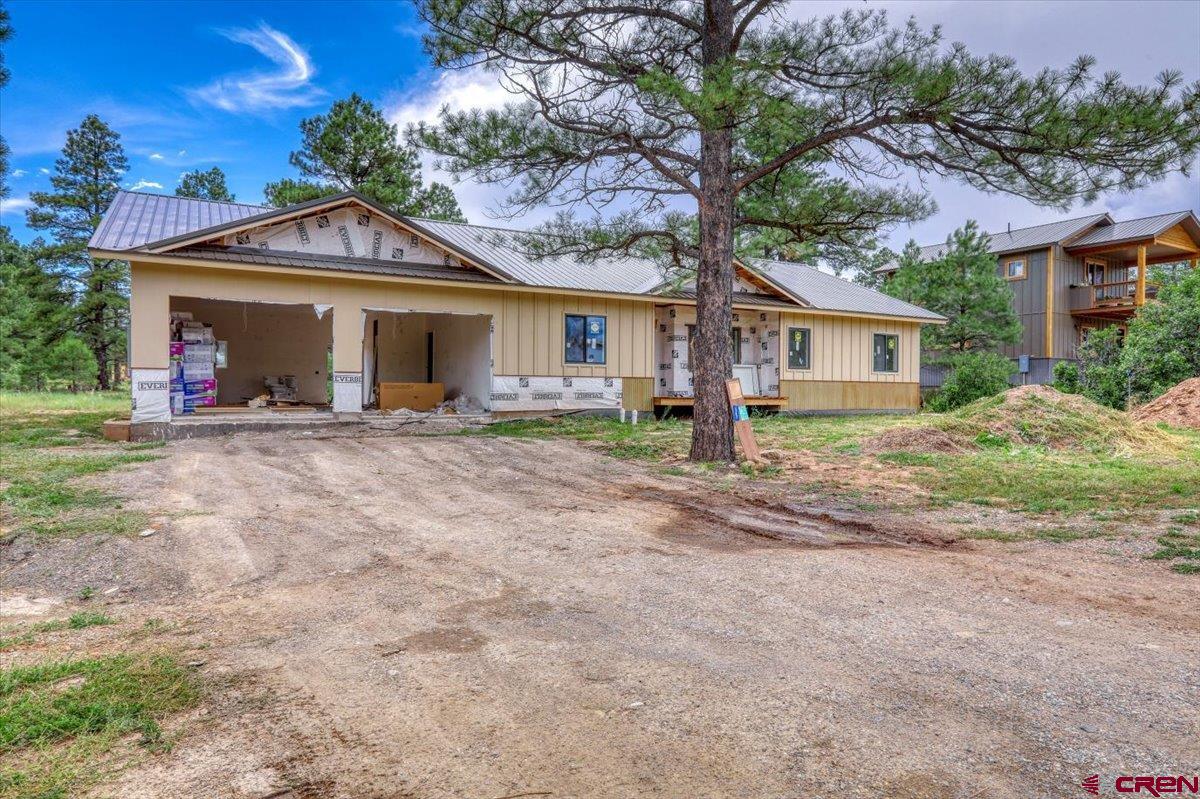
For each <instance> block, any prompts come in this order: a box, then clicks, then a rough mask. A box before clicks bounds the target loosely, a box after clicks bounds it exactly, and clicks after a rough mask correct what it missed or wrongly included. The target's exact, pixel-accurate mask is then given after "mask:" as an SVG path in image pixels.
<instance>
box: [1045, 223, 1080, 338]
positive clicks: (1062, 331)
mask: <svg viewBox="0 0 1200 799" xmlns="http://www.w3.org/2000/svg"><path fill="white" fill-rule="evenodd" d="M1082 282H1083V260H1082V259H1080V258H1079V257H1077V256H1074V255H1069V254H1068V253H1067V252H1066V251H1064V250H1063V248H1062V247H1061V246H1059V245H1057V244H1055V245H1054V357H1055V358H1074V357H1075V344H1076V341H1077V339H1078V335H1077V334H1076V332H1075V319H1074V317H1072V316H1071V286H1077V285H1079V284H1081V283H1082ZM1041 354H1045V353H1041Z"/></svg>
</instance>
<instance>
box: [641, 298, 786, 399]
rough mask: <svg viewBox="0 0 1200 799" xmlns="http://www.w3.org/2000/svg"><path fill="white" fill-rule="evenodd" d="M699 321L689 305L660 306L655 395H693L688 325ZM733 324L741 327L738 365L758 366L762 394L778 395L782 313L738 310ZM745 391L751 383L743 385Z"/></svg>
mask: <svg viewBox="0 0 1200 799" xmlns="http://www.w3.org/2000/svg"><path fill="white" fill-rule="evenodd" d="M694 324H696V309H695V308H694V307H692V306H688V305H670V306H662V307H659V308H658V311H657V316H656V318H655V336H656V340H655V351H656V352H657V354H658V361H657V363H656V372H655V390H654V393H655V396H659V397H690V396H692V370H691V363H690V358H689V352H688V344H689V342H688V326H689V325H694ZM733 326H734V327H735V328H740V330H741V354H742V357H741V360H740V361H739V363H738V364H736V365H741V366H752V367H755V368H756V369H757V375H758V391H759V393H760V394H761V395H764V396H769V397H775V396H779V358H780V355H779V344H780V338H779V314H778V313H774V312H769V311H736V312H734V314H733ZM743 388H744V389H745V390H746V391H749V390H750V386H744V387H743Z"/></svg>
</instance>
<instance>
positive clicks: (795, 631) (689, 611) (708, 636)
mask: <svg viewBox="0 0 1200 799" xmlns="http://www.w3.org/2000/svg"><path fill="white" fill-rule="evenodd" d="M164 453H165V454H166V455H167V457H166V458H164V459H163V460H160V461H157V462H153V463H148V464H143V465H140V466H138V467H136V469H135V470H132V471H128V472H122V473H112V474H109V475H107V476H105V478H104V479H105V480H106V481H107V484H108V485H116V487H117V489H118V490H120V491H122V492H124V493H125V494H127V495H128V496H130V497H132V498H133V501H134V502H133V504H134V505H135V506H137V507H143V508H146V509H150V510H153V511H155V512H169V513H170V514H173V515H172V516H171V517H170V520H169V521H168V522H167V523H166V524H165V526H164V527H163V529H162V530H161V531H160V532H159V533H158V534H156V535H154V536H151V537H149V538H144V539H136V540H124V539H119V540H111V541H109V542H107V543H105V544H103V545H101V546H96V545H95V544H94V543H90V544H89V543H86V542H85V541H84V540H81V541H80V542H74V543H64V544H59V545H54V546H51V547H48V548H46V549H44V550H40V551H39V552H37V553H36V554H32V555H31V554H30V553H25V554H26V555H29V556H28V557H25V559H24V560H22V561H21V562H20V563H17V564H15V565H10V567H9V569H8V570H7V573H6V575H5V582H6V583H7V585H6V586H5V590H6V592H10V593H21V594H24V595H27V596H29V597H37V596H44V595H47V594H50V593H54V592H58V593H59V594H60V595H69V592H71V591H74V590H77V587H78V586H77V585H76V583H80V582H84V581H89V580H90V581H92V582H91V584H92V585H96V586H97V587H98V588H106V587H107V586H109V585H112V586H119V590H118V591H116V592H113V593H111V594H108V595H106V596H108V597H110V601H112V602H116V603H124V604H123V606H121V607H118V608H117V612H118V613H120V614H121V615H122V616H123V617H125V618H134V619H141V618H152V617H155V618H161V619H163V620H165V621H164V623H166V624H168V625H174V626H172V627H170V629H171V630H172V631H173V632H172V633H171V636H170V637H171V638H172V643H173V644H177V645H179V646H182V647H184V649H185V650H186V651H187V652H189V657H194V658H195V659H197V660H202V661H203V662H204V665H203V666H202V668H201V671H202V673H204V674H205V675H207V677H208V679H209V680H210V683H211V690H210V698H209V700H208V701H207V702H206V704H205V706H204V707H203V708H202V709H200V710H199V711H196V712H195V713H194V714H192V715H191V716H190V717H188V718H186V719H183V720H181V722H180V724H181V728H182V729H183V730H185V732H184V734H183V736H182V738H181V740H180V741H179V743H178V745H177V746H176V747H175V749H174V751H173V752H172V753H171V754H169V755H166V756H160V757H156V758H153V759H151V760H149V761H148V763H146V764H143V765H141V766H139V767H137V768H136V769H135V770H133V771H129V772H126V773H125V774H124V776H123V777H122V778H121V781H120V782H119V783H117V784H115V785H110V786H107V787H106V788H105V789H104V790H102V791H101V792H100V795H105V796H126V797H177V796H204V797H210V796H211V797H238V799H242V798H246V799H261V798H262V797H267V796H272V797H285V796H293V797H298V796H344V797H420V798H421V799H433V798H435V797H436V798H441V797H472V798H473V799H496V798H497V797H506V796H552V797H650V796H654V797H681V798H682V797H688V798H689V799H691V798H693V797H739V798H740V797H764V799H765V798H766V797H771V798H772V799H774V798H776V797H859V796H861V797H959V798H960V799H969V798H974V799H979V798H981V797H1035V796H1036V797H1070V796H1075V795H1082V791H1081V789H1080V788H1079V787H1078V784H1079V782H1080V780H1081V779H1082V778H1083V777H1085V776H1087V775H1090V774H1093V773H1099V774H1101V775H1103V776H1104V779H1105V781H1106V783H1107V784H1108V785H1109V786H1111V777H1112V776H1113V775H1115V774H1117V773H1133V774H1138V773H1188V774H1190V773H1193V772H1195V771H1196V768H1197V764H1198V763H1200V710H1198V708H1200V613H1198V611H1200V596H1198V594H1197V586H1198V585H1200V582H1198V581H1196V580H1195V579H1194V578H1189V577H1187V576H1183V575H1173V574H1170V573H1168V572H1166V571H1164V570H1163V569H1160V568H1157V567H1156V566H1155V565H1154V564H1150V563H1143V562H1138V561H1136V560H1130V559H1128V558H1126V559H1124V560H1121V559H1117V558H1114V557H1111V556H1107V555H1105V554H1103V553H1101V552H1099V551H1097V550H1095V549H1094V548H1093V549H1088V548H1085V547H1075V546H1065V545H1053V544H1045V543H1035V544H1025V545H1020V546H1008V545H997V544H990V543H982V544H965V543H946V542H944V541H942V540H940V539H939V536H938V535H937V532H936V531H929V530H925V529H924V528H922V527H921V524H920V520H919V519H916V520H914V519H874V520H871V519H866V520H864V519H862V518H858V519H852V520H849V522H851V523H847V524H838V523H835V522H831V521H829V520H823V519H821V518H819V514H808V515H798V514H797V512H796V509H795V508H791V509H789V508H787V507H785V505H784V504H782V503H783V500H782V499H781V500H780V503H778V504H776V505H775V506H774V507H770V508H768V507H764V506H763V505H761V504H760V503H755V502H750V501H746V500H743V499H739V498H738V497H737V496H735V495H734V494H731V493H729V492H721V491H716V490H713V482H712V481H709V482H705V481H703V480H700V479H693V478H686V477H672V476H665V475H662V474H660V473H658V472H657V471H654V470H651V469H650V468H648V467H643V466H640V465H637V464H630V463H625V462H621V461H618V460H614V459H611V458H608V457H606V456H603V455H600V454H597V453H594V452H591V451H588V450H587V449H585V448H582V447H581V446H580V445H578V444H574V443H570V442H562V441H550V442H547V441H528V440H519V439H491V438H480V437H443V438H396V437H392V438H366V439H338V438H333V439H325V440H314V439H312V438H311V437H310V438H284V437H280V436H274V437H273V436H268V435H260V436H240V437H236V438H233V439H223V440H204V441H189V442H179V443H175V444H172V445H170V446H169V447H168V448H167V449H166V450H164ZM783 499H786V496H785V497H784V498H783ZM289 787H290V788H293V790H292V791H291V792H288V791H286V790H284V789H286V788H289Z"/></svg>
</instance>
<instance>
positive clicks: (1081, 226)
mask: <svg viewBox="0 0 1200 799" xmlns="http://www.w3.org/2000/svg"><path fill="white" fill-rule="evenodd" d="M1105 219H1108V220H1110V221H1111V219H1112V217H1110V216H1109V215H1108V213H1107V212H1106V213H1101V214H1092V215H1091V216H1081V217H1079V218H1077V219H1063V220H1061V221H1059V222H1048V223H1046V224H1044V225H1034V226H1032V227H1023V228H1017V229H1016V230H1006V231H1004V232H1002V233H989V234H987V237H988V252H990V253H992V254H993V255H999V254H1000V253H1005V252H1020V251H1021V250H1032V249H1034V248H1035V247H1049V246H1050V245H1051V244H1056V243H1058V242H1060V241H1063V240H1064V239H1069V238H1070V237H1071V236H1074V235H1076V234H1077V233H1079V232H1080V231H1083V230H1086V229H1087V228H1089V227H1091V226H1092V225H1094V224H1096V223H1097V222H1101V221H1103V220H1105ZM1077 243H1078V242H1073V244H1077ZM945 252H946V242H944V241H943V242H942V243H940V244H926V245H925V246H923V247H921V260H923V261H932V260H933V259H935V258H940V257H941V256H942V255H943V254H944V253H945ZM894 268H895V266H894V265H889V266H886V267H883V268H882V269H880V270H877V271H882V272H886V271H889V270H890V269H894Z"/></svg>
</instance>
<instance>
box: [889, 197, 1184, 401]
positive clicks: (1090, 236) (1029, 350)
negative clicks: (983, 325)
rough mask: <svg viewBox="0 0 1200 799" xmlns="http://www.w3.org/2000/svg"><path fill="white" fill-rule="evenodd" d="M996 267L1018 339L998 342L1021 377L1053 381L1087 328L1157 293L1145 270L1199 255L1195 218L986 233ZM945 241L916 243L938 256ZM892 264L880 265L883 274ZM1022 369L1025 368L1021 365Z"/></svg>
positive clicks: (1121, 315)
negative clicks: (1008, 293) (1008, 294)
mask: <svg viewBox="0 0 1200 799" xmlns="http://www.w3.org/2000/svg"><path fill="white" fill-rule="evenodd" d="M988 238H989V250H990V251H991V252H992V253H993V254H994V255H995V256H996V269H997V270H999V272H1000V275H1001V276H1002V277H1003V278H1004V279H1005V280H1007V281H1008V283H1009V285H1010V286H1011V287H1012V291H1013V308H1014V309H1015V310H1016V312H1017V315H1018V316H1019V317H1020V319H1021V325H1022V328H1023V329H1022V335H1021V341H1020V343H1018V344H1015V345H1013V346H1010V347H1005V348H1004V353H1005V354H1006V355H1008V356H1010V357H1012V358H1015V359H1018V361H1019V363H1020V364H1021V367H1022V370H1023V372H1024V373H1023V377H1022V380H1023V382H1029V383H1045V382H1049V381H1050V380H1051V379H1052V376H1051V371H1052V370H1053V368H1054V364H1055V363H1056V362H1058V361H1061V360H1072V359H1074V358H1075V353H1076V348H1077V347H1078V346H1079V344H1080V343H1081V342H1082V341H1083V340H1084V339H1085V338H1086V337H1087V335H1088V332H1089V331H1090V330H1094V329H1097V328H1101V327H1108V326H1109V325H1119V326H1121V328H1122V329H1124V327H1125V324H1126V323H1127V322H1128V320H1129V319H1130V317H1132V316H1133V315H1134V314H1135V313H1136V312H1137V309H1138V308H1139V307H1140V306H1141V305H1142V304H1144V303H1145V302H1146V301H1147V300H1149V299H1153V298H1154V297H1155V295H1156V294H1157V286H1156V285H1155V284H1154V283H1153V282H1151V281H1148V280H1147V279H1146V278H1147V270H1148V268H1149V267H1151V266H1153V265H1155V264H1163V263H1179V262H1190V263H1191V266H1192V267H1193V268H1195V267H1196V266H1197V263H1198V259H1200V221H1198V220H1197V218H1196V215H1195V214H1194V213H1193V212H1191V211H1177V212H1174V213H1169V214H1159V215H1157V216H1150V217H1146V218H1144V219H1131V220H1128V221H1123V222H1118V221H1117V220H1115V219H1113V217H1112V216H1110V215H1109V214H1107V213H1102V214H1093V215H1091V216H1085V217H1081V218H1078V219H1067V220H1063V221H1061V222H1051V223H1049V224H1045V225H1037V226H1034V227H1027V228H1018V229H1015V230H1014V229H1010V230H1007V231H1004V232H1001V233H993V234H990V235H989V237H988ZM945 250H946V245H945V244H944V243H943V244H934V245H930V246H927V247H922V248H921V255H922V257H923V258H926V259H929V260H932V259H934V258H937V257H939V256H941V255H942V254H943V253H944V252H945ZM895 268H896V267H895V266H889V267H884V268H883V269H881V270H880V271H881V272H884V273H886V274H890V273H891V272H893V271H895ZM1026 369H1027V370H1028V371H1024V370H1026Z"/></svg>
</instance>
